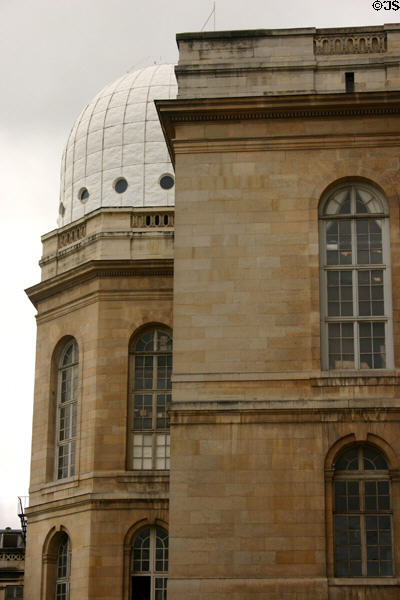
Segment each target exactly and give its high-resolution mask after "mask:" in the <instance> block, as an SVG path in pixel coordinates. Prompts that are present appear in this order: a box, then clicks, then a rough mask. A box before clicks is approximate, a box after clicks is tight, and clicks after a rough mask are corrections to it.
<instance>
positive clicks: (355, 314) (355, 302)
mask: <svg viewBox="0 0 400 600" xmlns="http://www.w3.org/2000/svg"><path fill="white" fill-rule="evenodd" d="M352 213H353V214H354V213H355V191H354V188H353V189H352ZM351 253H352V267H353V270H352V287H353V336H354V367H355V368H356V369H359V368H360V331H359V325H358V317H359V310H358V300H359V298H358V269H357V228H356V219H354V218H353V219H352V220H351Z"/></svg>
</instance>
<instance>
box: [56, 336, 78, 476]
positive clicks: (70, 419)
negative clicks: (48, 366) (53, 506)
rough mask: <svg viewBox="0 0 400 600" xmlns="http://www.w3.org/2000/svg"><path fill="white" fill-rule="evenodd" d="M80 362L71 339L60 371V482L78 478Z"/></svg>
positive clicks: (58, 445) (58, 447)
mask: <svg viewBox="0 0 400 600" xmlns="http://www.w3.org/2000/svg"><path fill="white" fill-rule="evenodd" d="M78 360H79V355H78V345H77V343H76V341H75V340H70V341H69V342H68V343H67V344H66V346H65V348H64V350H63V352H62V354H61V359H60V363H59V368H58V390H57V453H56V474H57V479H64V478H65V477H71V476H72V475H75V449H76V411H77V398H78Z"/></svg>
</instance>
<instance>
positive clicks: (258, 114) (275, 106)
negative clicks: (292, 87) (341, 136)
mask: <svg viewBox="0 0 400 600" xmlns="http://www.w3.org/2000/svg"><path fill="white" fill-rule="evenodd" d="M156 107H157V111H158V114H159V117H160V121H161V125H162V128H163V131H164V135H165V139H166V141H167V145H168V149H169V152H170V155H171V159H172V160H174V158H175V148H176V147H177V144H178V143H180V142H181V141H180V140H179V141H178V140H177V139H176V131H175V129H176V126H177V125H179V124H186V123H206V122H219V121H231V122H232V121H246V120H276V119H280V120H282V119H285V120H287V119H321V118H325V119H326V118H330V119H332V118H338V119H343V118H365V117H381V116H382V117H383V116H389V115H400V92H398V91H396V92H368V93H354V94H345V93H342V94H301V95H286V96H265V97H260V96H254V97H234V98H211V99H210V98H208V99H207V98H195V99H177V100H158V101H156ZM191 141H192V140H190V139H186V140H185V143H186V144H188V143H190V142H191ZM218 141H219V143H223V142H224V140H222V139H219V140H218ZM236 142H237V140H236Z"/></svg>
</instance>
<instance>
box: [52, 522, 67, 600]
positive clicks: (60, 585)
mask: <svg viewBox="0 0 400 600" xmlns="http://www.w3.org/2000/svg"><path fill="white" fill-rule="evenodd" d="M70 573H71V549H70V543H69V537H68V535H67V534H66V533H63V534H61V537H60V541H59V544H58V550H57V563H56V589H55V600H69V586H70Z"/></svg>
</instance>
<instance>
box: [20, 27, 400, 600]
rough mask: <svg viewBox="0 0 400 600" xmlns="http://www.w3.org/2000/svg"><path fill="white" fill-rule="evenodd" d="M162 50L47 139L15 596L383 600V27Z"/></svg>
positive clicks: (387, 96)
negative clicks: (51, 226)
mask: <svg viewBox="0 0 400 600" xmlns="http://www.w3.org/2000/svg"><path fill="white" fill-rule="evenodd" d="M177 40H178V46H179V62H178V64H177V65H176V66H175V67H174V66H172V65H154V66H152V67H148V68H146V69H142V70H140V71H137V72H135V73H130V74H127V75H124V76H123V77H121V78H120V79H118V80H117V81H116V82H115V83H113V84H111V85H109V86H107V87H105V88H104V89H103V90H102V91H101V92H100V93H99V94H98V95H97V96H96V97H95V98H94V99H93V101H92V102H91V103H89V104H88V106H87V107H86V108H85V109H84V110H83V111H82V113H81V115H80V116H79V117H78V119H77V121H76V123H75V125H74V126H73V128H72V131H71V134H70V136H69V139H68V141H67V144H66V148H65V152H64V156H63V161H62V171H61V193H60V201H59V206H58V228H57V229H55V230H54V231H51V232H50V233H47V234H45V235H44V236H43V238H42V240H43V254H42V258H41V261H40V264H41V269H42V280H41V282H40V283H38V284H37V285H35V286H33V287H31V288H29V289H28V290H27V293H28V296H29V298H30V299H31V301H32V302H33V304H34V305H35V307H36V308H37V325H38V333H37V356H36V380H35V404H34V418H33V441H32V467H31V487H30V507H29V509H28V513H27V514H28V538H27V552H26V562H25V591H24V593H25V598H26V599H27V600H54V599H55V600H83V599H88V600H110V599H111V598H113V599H118V600H166V599H167V596H168V600H228V599H229V600H231V599H232V598H234V599H235V600H248V599H249V598H251V599H253V598H254V600H261V599H265V598H268V600H282V599H285V600H354V599H355V598H357V599H360V600H361V599H362V600H397V599H398V598H399V595H400V544H399V537H400V470H399V469H400V436H399V421H400V379H399V374H400V370H399V369H400V343H399V340H400V323H399V309H400V296H399V294H398V290H399V289H400V287H399V282H400V243H399V240H400V238H399V226H400V178H399V167H400V161H399V147H400V134H399V125H400V25H385V26H381V27H359V28H351V29H343V28H341V29H322V30H321V29H314V28H306V29H291V30H255V31H227V32H208V33H189V34H179V35H178V36H177ZM175 75H176V79H175Z"/></svg>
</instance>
